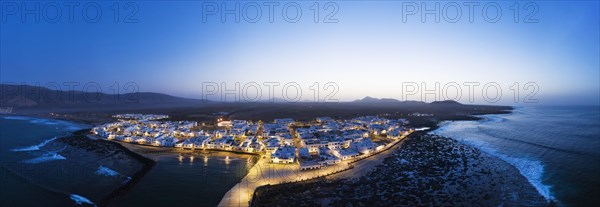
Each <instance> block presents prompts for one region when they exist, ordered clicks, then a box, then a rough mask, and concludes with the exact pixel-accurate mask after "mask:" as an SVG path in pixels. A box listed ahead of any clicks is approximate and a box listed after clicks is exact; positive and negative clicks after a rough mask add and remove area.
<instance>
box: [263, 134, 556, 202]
mask: <svg viewBox="0 0 600 207" xmlns="http://www.w3.org/2000/svg"><path fill="white" fill-rule="evenodd" d="M290 204H291V206H443V205H449V206H554V205H555V204H554V203H548V202H547V201H546V200H545V199H544V197H542V196H541V195H539V194H538V193H537V191H536V190H535V188H534V187H533V186H531V184H529V182H528V181H527V179H526V178H525V177H523V176H522V175H521V174H519V172H518V170H517V169H516V168H514V167H513V166H511V165H510V164H508V163H506V162H504V161H502V160H500V159H498V158H495V157H492V156H490V155H487V154H485V153H482V152H481V151H479V150H478V149H476V148H473V147H470V146H466V145H463V144H461V143H459V142H458V141H456V140H454V139H450V138H445V137H441V136H437V135H429V134H422V135H420V136H411V137H410V138H407V140H405V141H404V143H402V146H401V147H400V148H399V149H398V150H397V151H395V152H394V153H393V154H392V155H391V156H389V157H387V158H385V160H384V161H383V163H382V164H381V165H378V166H377V167H375V168H374V169H373V170H372V171H371V172H369V173H367V174H366V175H364V176H361V177H360V178H357V179H331V178H321V179H317V180H308V181H302V182H298V183H290V184H281V185H273V186H262V187H259V188H258V189H257V190H256V192H255V197H254V198H253V200H252V206H290Z"/></svg>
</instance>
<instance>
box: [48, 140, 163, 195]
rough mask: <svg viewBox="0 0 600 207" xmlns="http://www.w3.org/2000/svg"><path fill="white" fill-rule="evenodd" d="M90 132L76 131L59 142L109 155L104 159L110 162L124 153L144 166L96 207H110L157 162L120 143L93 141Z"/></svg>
mask: <svg viewBox="0 0 600 207" xmlns="http://www.w3.org/2000/svg"><path fill="white" fill-rule="evenodd" d="M89 130H90V129H82V130H78V131H75V132H73V133H72V134H71V135H69V136H65V137H60V138H58V140H57V141H59V142H63V143H65V144H68V145H70V146H71V147H74V148H77V149H79V150H86V151H90V153H104V154H107V155H106V156H104V158H103V159H108V160H109V162H111V160H114V159H118V158H116V157H114V156H116V154H117V153H115V152H122V153H124V154H125V155H126V156H128V157H130V158H133V159H135V160H136V161H138V162H140V163H141V164H142V166H141V169H139V170H137V171H135V173H134V174H133V175H131V176H129V177H130V179H129V180H128V181H127V182H124V183H123V184H122V185H120V186H119V187H118V188H116V189H114V190H112V191H111V192H110V193H108V194H107V195H106V196H103V198H102V199H101V200H99V201H98V202H97V203H96V205H98V206H108V205H109V204H110V203H111V202H112V201H114V200H116V199H118V198H119V197H121V196H123V195H124V194H126V193H127V192H128V191H129V190H130V189H131V188H133V187H134V186H135V185H136V184H137V183H138V182H139V181H140V180H141V179H142V178H143V177H144V176H145V175H146V174H147V173H148V172H149V171H150V170H151V169H152V168H153V167H154V166H155V165H156V162H155V161H154V160H152V159H150V158H147V157H145V156H144V155H142V154H139V153H136V152H134V151H131V150H129V149H128V148H126V147H124V146H122V145H120V144H118V143H114V142H110V141H105V140H94V139H91V138H89V137H88V136H87V135H89ZM98 149H101V150H99V151H100V152H98V151H96V150H98ZM125 167H132V166H125Z"/></svg>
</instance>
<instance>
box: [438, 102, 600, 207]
mask: <svg viewBox="0 0 600 207" xmlns="http://www.w3.org/2000/svg"><path fill="white" fill-rule="evenodd" d="M481 117H482V118H483V119H482V120H480V121H455V122H447V123H443V124H442V125H441V127H440V128H439V129H437V130H435V131H433V132H432V133H434V134H439V135H442V136H447V137H451V138H454V139H457V140H459V141H461V142H463V143H466V144H469V145H471V146H475V147H477V148H479V149H481V150H482V151H484V152H486V153H489V154H491V155H493V156H496V157H499V158H500V159H502V160H504V161H506V162H508V163H509V164H511V165H513V166H514V167H516V168H517V169H518V170H519V172H520V173H521V174H522V175H523V176H524V177H526V178H527V180H528V181H529V182H530V183H531V184H532V185H533V186H534V187H535V188H536V190H537V191H538V193H540V194H541V195H542V196H544V197H545V198H546V199H548V200H554V201H556V202H558V203H559V204H560V205H565V206H595V205H597V204H598V203H600V197H598V195H599V194H600V110H599V108H598V106H590V107H586V106H571V107H568V106H539V107H531V106H529V107H516V108H515V110H514V111H513V112H512V113H511V114H503V115H483V116H481Z"/></svg>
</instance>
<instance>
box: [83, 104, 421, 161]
mask: <svg viewBox="0 0 600 207" xmlns="http://www.w3.org/2000/svg"><path fill="white" fill-rule="evenodd" d="M115 117H117V115H116V116H115ZM158 117H163V118H166V117H165V116H164V115H139V114H138V115H127V116H122V115H120V116H118V117H117V118H120V119H119V121H118V122H114V123H107V124H103V125H100V126H97V127H94V128H93V129H92V132H93V133H94V134H96V135H98V136H100V137H102V138H104V139H108V140H118V141H122V142H130V143H137V144H141V145H151V146H162V147H177V148H184V149H215V150H226V151H241V152H248V153H257V154H261V153H265V154H267V155H269V158H270V162H272V163H281V164H286V163H296V162H298V163H299V164H300V167H301V169H314V168H320V167H324V166H327V165H331V164H336V163H339V162H341V161H343V160H351V159H355V158H357V157H361V156H363V157H364V156H368V155H369V154H372V153H374V152H377V151H379V150H382V149H383V148H384V147H385V146H386V145H389V144H392V143H394V142H395V141H397V140H398V139H399V138H400V137H403V136H405V135H407V134H408V133H410V132H411V131H412V129H408V128H406V127H405V126H406V125H407V124H408V121H406V120H404V119H398V120H389V119H385V118H382V117H378V116H366V117H359V118H355V119H351V120H334V119H332V118H329V117H320V118H317V119H316V120H315V121H311V122H296V121H294V120H292V119H289V118H285V119H275V120H274V121H273V122H271V123H262V122H258V123H253V122H251V121H246V120H231V121H220V122H218V123H217V126H219V127H218V129H215V130H206V131H205V130H204V129H202V127H199V126H198V123H197V122H193V121H177V122H171V121H157V120H158V119H162V118H158Z"/></svg>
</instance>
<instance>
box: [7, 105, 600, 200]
mask: <svg viewBox="0 0 600 207" xmlns="http://www.w3.org/2000/svg"><path fill="white" fill-rule="evenodd" d="M481 117H482V118H483V119H482V120H480V121H454V122H445V123H443V124H442V125H441V127H440V128H438V129H436V130H435V131H433V132H432V133H435V134H439V135H443V136H447V137H452V138H454V139H457V140H459V141H461V142H463V143H465V144H469V145H472V146H475V147H477V148H479V149H481V150H482V151H484V152H486V153H489V154H491V155H494V156H497V157H499V158H501V159H502V160H504V161H506V162H508V163H510V164H511V165H513V166H515V167H516V168H517V169H518V170H519V172H521V174H522V175H523V176H525V177H526V178H527V179H528V180H529V182H530V183H531V184H532V185H533V186H534V187H535V188H536V189H537V191H538V192H539V193H540V194H541V195H543V196H544V197H546V198H547V199H549V200H555V201H556V202H558V204H560V205H563V206H595V205H596V204H597V203H600V197H598V196H597V195H598V194H600V176H599V175H600V110H599V109H598V107H517V108H516V109H515V110H514V111H513V112H512V113H511V114H502V115H483V116H481ZM87 127H89V126H84V125H79V124H75V123H71V122H66V121H59V120H50V119H38V118H29V117H17V116H12V117H0V173H1V174H0V206H73V205H78V203H79V204H80V205H82V206H84V205H91V203H95V202H97V200H98V199H100V198H101V197H102V195H97V194H95V193H94V190H95V189H103V190H104V191H107V192H108V191H109V190H110V189H114V188H115V186H116V185H117V184H119V183H122V182H123V181H124V179H127V177H124V176H119V172H115V171H113V170H112V169H110V168H106V167H105V166H97V167H89V165H87V164H86V163H93V162H94V160H86V158H85V157H74V156H66V154H65V153H63V152H64V150H66V149H65V148H66V147H68V146H64V145H61V144H59V143H57V142H56V141H55V139H56V138H57V137H61V136H66V135H69V134H70V133H71V132H73V131H76V130H78V129H82V128H87ZM67 150H68V149H67ZM61 153H62V154H61ZM254 161H255V160H254V159H253V157H252V156H250V155H229V156H228V155H227V153H225V154H223V153H215V154H212V155H190V154H188V155H177V154H172V155H165V156H160V159H159V161H158V162H157V165H156V166H155V167H154V168H153V169H152V170H151V171H150V172H149V173H148V174H146V176H145V177H144V178H142V180H141V181H140V182H139V183H138V184H137V185H136V186H135V187H134V188H132V189H131V191H130V192H128V193H126V194H125V195H124V196H123V197H121V198H120V199H118V200H117V201H115V202H114V203H113V204H112V205H111V206H146V205H160V206H168V205H170V204H173V203H187V204H189V206H215V205H217V204H218V202H219V201H220V199H221V197H222V196H223V195H224V194H225V193H226V192H227V191H228V190H229V188H230V187H231V186H233V185H235V183H237V182H238V181H239V179H241V178H242V177H243V176H244V175H245V173H246V172H247V169H249V168H250V167H251V166H252V164H253V162H254ZM106 179H108V180H106ZM90 180H93V181H95V182H90ZM102 180H105V181H106V182H99V181H102Z"/></svg>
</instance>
